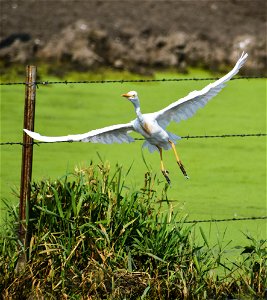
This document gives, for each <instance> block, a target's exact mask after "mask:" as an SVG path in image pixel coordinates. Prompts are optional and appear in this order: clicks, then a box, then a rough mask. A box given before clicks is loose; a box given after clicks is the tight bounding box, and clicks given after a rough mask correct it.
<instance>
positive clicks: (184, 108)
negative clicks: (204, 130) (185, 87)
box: [152, 52, 248, 128]
mask: <svg viewBox="0 0 267 300" xmlns="http://www.w3.org/2000/svg"><path fill="white" fill-rule="evenodd" d="M247 57H248V54H247V53H244V52H243V53H242V55H241V57H240V58H239V60H238V61H237V63H236V65H235V66H234V68H233V69H232V70H231V71H230V72H229V73H228V74H226V75H225V76H223V77H222V78H220V79H219V80H217V81H215V82H213V83H210V84H209V85H207V86H206V87H204V88H203V89H202V90H200V91H193V92H191V93H189V94H188V95H187V96H186V97H184V98H182V99H180V100H178V101H176V102H174V103H172V104H170V105H169V106H167V107H165V108H164V109H162V110H160V111H158V112H155V113H152V115H153V117H154V118H155V119H156V120H157V122H158V123H159V125H160V126H161V127H163V128H165V127H166V126H167V125H168V124H169V123H170V122H171V121H175V122H180V121H181V120H186V119H187V118H190V117H192V116H193V115H194V114H195V113H196V111H197V110H198V109H199V108H201V107H203V106H205V105H206V104H207V102H208V101H209V100H210V99H211V98H212V97H214V96H215V95H217V94H218V93H219V92H220V91H221V89H222V88H223V87H224V86H225V83H226V82H227V81H229V80H230V79H231V78H232V77H233V76H234V75H236V74H237V73H238V71H239V69H240V68H241V67H242V66H243V64H244V63H245V61H246V59H247Z"/></svg>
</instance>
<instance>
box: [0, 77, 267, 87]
mask: <svg viewBox="0 0 267 300" xmlns="http://www.w3.org/2000/svg"><path fill="white" fill-rule="evenodd" d="M266 78H267V76H238V77H234V78H231V79H230V80H242V79H266ZM218 79H220V77H206V78H161V79H121V80H108V79H107V80H78V81H68V80H63V81H49V80H45V81H36V82H35V84H36V85H44V86H45V85H50V84H66V85H67V84H99V83H121V84H122V83H146V82H172V81H173V82H175V81H205V80H206V81H211V80H218ZM27 84H28V83H27V82H1V83H0V85H27Z"/></svg>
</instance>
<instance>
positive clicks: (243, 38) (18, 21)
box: [0, 0, 267, 75]
mask: <svg viewBox="0 0 267 300" xmlns="http://www.w3.org/2000/svg"><path fill="white" fill-rule="evenodd" d="M1 5H2V21H1V23H2V26H1V28H2V30H1V41H0V59H1V60H2V61H4V62H5V64H6V65H7V66H8V65H10V63H12V62H20V63H28V62H31V61H33V60H46V61H50V62H57V63H59V64H62V65H71V67H73V68H76V69H77V70H89V69H90V70H91V69H93V68H98V67H99V66H111V67H113V68H116V69H126V70H130V71H134V72H141V73H150V72H151V71H152V70H154V69H156V68H157V69H158V68H166V67H175V68H177V69H178V70H179V71H181V72H185V71H186V69H187V67H188V66H201V67H205V68H209V69H211V70H216V71H217V70H223V69H224V68H225V67H226V66H228V65H233V63H234V62H235V61H236V59H237V57H238V56H239V55H240V53H241V52H242V51H246V52H248V53H249V55H250V59H249V60H248V62H247V64H246V68H245V69H244V70H245V71H246V73H247V74H257V75H259V74H264V73H266V58H267V54H266V37H265V25H266V14H265V10H264V8H266V2H265V0H255V1H254V2H253V3H252V2H250V1H243V0H242V1H240V0H232V1H230V0H229V1H218V0H217V1H215V0H214V1H213V0H202V1H194V0H188V1H139V0H137V1H93V0H91V1H90V2H89V1H71V0H65V1H64V0H60V1H34V0H28V1H24V2H21V1H18V0H17V1H15V0H13V1H7V0H5V1H3V0H2V2H1Z"/></svg>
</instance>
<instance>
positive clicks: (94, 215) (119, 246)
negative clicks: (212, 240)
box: [0, 164, 266, 299]
mask: <svg viewBox="0 0 267 300" xmlns="http://www.w3.org/2000/svg"><path fill="white" fill-rule="evenodd" d="M127 173H128V172H126V175H127ZM126 175H123V173H122V170H121V168H120V167H117V168H116V170H115V172H114V173H112V172H111V171H110V167H109V165H104V164H100V165H97V166H93V165H91V166H90V167H89V168H87V169H82V170H76V171H75V173H74V174H69V175H66V176H65V177H64V178H62V179H61V180H56V181H48V180H47V181H41V182H39V183H33V185H32V199H31V204H30V207H31V210H30V212H29V219H28V229H29V237H30V239H29V245H28V248H27V249H23V248H19V247H17V240H16V228H15V227H14V225H12V226H11V227H10V226H9V227H8V226H7V228H6V235H5V236H3V237H2V238H1V244H0V251H1V252H0V289H1V294H2V296H3V298H6V299H11V298H12V299H16V298H17V299H30V298H31V299H33V298H34V299H35V298H36V299H138V298H140V299H208V298H209V299H210V298H215V299H219V298H222V299H224V298H225V297H227V296H229V295H236V296H238V295H242V294H248V295H253V296H257V297H263V292H264V286H265V283H266V250H265V252H264V249H265V248H264V247H265V246H266V243H265V242H264V241H262V242H260V244H258V242H257V241H256V240H251V241H252V242H253V244H252V246H251V248H246V249H242V250H243V254H242V255H243V256H245V257H244V259H243V260H241V261H240V262H238V263H234V264H231V266H230V267H229V264H228V265H227V266H226V265H224V264H223V263H222V258H223V255H224V252H223V249H220V247H219V246H214V247H210V246H209V244H208V241H207V238H206V237H205V234H204V232H202V236H203V244H201V245H197V244H196V243H195V241H194V234H193V231H194V226H192V225H191V226H188V225H186V224H185V223H184V221H185V220H184V219H182V218H179V216H178V215H177V213H174V210H173V207H172V205H171V204H170V203H168V199H167V196H166V189H167V188H168V186H167V185H165V186H163V187H162V188H161V189H162V192H161V193H160V191H158V190H157V189H159V188H160V186H161V185H160V184H159V182H158V181H157V179H156V178H155V176H153V175H152V174H150V173H147V174H146V176H145V183H144V187H143V188H141V189H140V190H137V191H133V190H131V189H129V188H128V187H127V186H126V183H125V176H126ZM159 195H160V196H159ZM163 201H165V202H166V203H167V204H168V205H165V204H164V203H165V202H163ZM9 211H10V213H12V214H13V220H14V219H16V217H17V215H16V210H15V209H13V208H12V207H9ZM12 224H14V222H13V223H12ZM17 249H22V250H20V251H25V252H26V253H27V256H28V262H27V264H26V266H25V269H24V270H23V271H21V272H20V273H16V272H15V267H16V261H17V259H18V256H19V252H18V250H17ZM222 269H223V270H224V271H225V272H222ZM222 273H223V274H224V275H223V276H219V274H222Z"/></svg>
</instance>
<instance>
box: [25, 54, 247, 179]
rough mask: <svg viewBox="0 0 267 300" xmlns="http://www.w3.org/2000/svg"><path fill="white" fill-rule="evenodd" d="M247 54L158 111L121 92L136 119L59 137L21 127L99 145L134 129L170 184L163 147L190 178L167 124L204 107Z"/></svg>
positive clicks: (41, 138) (58, 139) (38, 137)
mask: <svg viewBox="0 0 267 300" xmlns="http://www.w3.org/2000/svg"><path fill="white" fill-rule="evenodd" d="M247 57H248V54H247V53H242V55H241V57H240V58H239V60H238V61H237V63H236V65H235V66H234V68H233V69H232V70H231V71H230V72H229V73H228V74H226V75H225V76H223V77H222V78H220V79H219V80H217V81H215V82H213V83H210V84H209V85H207V86H206V87H204V88H203V89H202V90H200V91H193V92H191V93H189V94H188V95H187V96H186V97H184V98H181V99H180V100H178V101H175V102H173V103H172V104H170V105H168V106H167V107H165V108H163V109H162V110H160V111H158V112H154V113H148V114H142V112H141V109H140V103H139V98H138V95H137V92H135V91H130V92H128V93H126V94H123V95H122V96H123V97H125V98H126V99H128V100H129V101H130V102H131V103H132V104H133V106H134V109H135V113H136V116H137V117H136V119H135V120H133V121H131V122H129V123H127V124H118V125H113V126H108V127H104V128H101V129H96V130H92V131H89V132H87V133H84V134H75V135H67V136H59V137H48V136H42V135H40V134H39V133H36V132H32V131H29V130H27V129H24V131H25V132H26V133H27V134H28V135H29V136H31V137H32V138H33V139H35V140H38V141H43V142H65V141H69V142H74V141H77V142H92V143H102V144H112V143H123V142H125V143H131V142H134V141H135V140H134V138H133V137H131V136H130V135H128V133H129V132H131V131H135V132H138V133H140V134H141V135H142V136H143V137H144V138H145V142H144V144H143V147H147V148H148V150H149V151H150V152H153V151H155V150H157V151H159V154H160V168H161V172H162V174H163V175H164V177H165V179H166V180H167V182H168V183H169V184H170V178H169V176H168V174H169V172H168V171H167V170H166V169H165V167H164V164H163V160H162V149H164V150H168V149H172V150H173V152H174V155H175V158H176V161H177V164H178V166H179V167H180V169H181V171H182V173H183V175H184V176H185V177H186V178H189V177H188V175H187V173H186V170H185V168H184V166H183V164H182V162H181V159H180V158H179V156H178V154H177V151H176V149H175V144H176V141H177V140H179V139H181V138H180V137H179V136H177V135H175V134H173V133H170V132H168V131H167V130H166V127H167V126H168V125H169V123H170V122H171V121H175V122H180V121H181V120H186V119H187V118H190V117H192V116H193V115H194V114H195V112H196V111H197V110H198V109H199V108H201V107H203V106H205V105H206V104H207V102H208V101H209V100H210V99H211V98H212V97H214V96H215V95H217V94H218V93H219V92H220V91H221V89H222V88H223V87H224V86H225V83H226V82H227V81H229V80H230V79H231V78H232V77H233V76H234V75H236V74H237V73H238V71H239V69H240V68H241V67H242V66H243V64H244V63H245V61H246V59H247Z"/></svg>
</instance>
